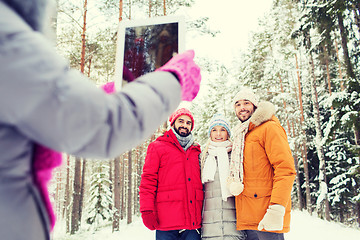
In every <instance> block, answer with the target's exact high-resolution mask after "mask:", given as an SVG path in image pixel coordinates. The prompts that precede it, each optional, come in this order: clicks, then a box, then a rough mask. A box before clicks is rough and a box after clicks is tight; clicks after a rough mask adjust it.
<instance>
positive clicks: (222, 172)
mask: <svg viewBox="0 0 360 240" xmlns="http://www.w3.org/2000/svg"><path fill="white" fill-rule="evenodd" d="M230 151H231V142H230V141H229V140H227V141H224V142H213V141H210V142H209V146H208V151H207V152H208V156H207V158H206V160H205V163H204V168H203V172H202V183H207V182H212V181H214V177H215V173H216V168H217V166H216V159H215V157H216V158H217V160H218V161H217V162H218V168H219V179H220V187H221V196H222V199H223V200H224V201H227V198H228V197H230V196H231V194H230V192H229V190H228V188H227V187H226V183H227V179H228V176H229V156H228V152H230Z"/></svg>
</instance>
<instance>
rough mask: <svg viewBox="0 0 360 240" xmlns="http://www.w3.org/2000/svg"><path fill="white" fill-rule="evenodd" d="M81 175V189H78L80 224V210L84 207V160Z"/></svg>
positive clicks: (84, 160)
mask: <svg viewBox="0 0 360 240" xmlns="http://www.w3.org/2000/svg"><path fill="white" fill-rule="evenodd" d="M82 165H83V166H82V173H81V188H80V202H79V223H80V224H81V217H82V209H83V206H84V189H85V171H86V159H85V158H84V159H83V164H82Z"/></svg>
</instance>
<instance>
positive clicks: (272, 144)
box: [235, 102, 296, 233]
mask: <svg viewBox="0 0 360 240" xmlns="http://www.w3.org/2000/svg"><path fill="white" fill-rule="evenodd" d="M274 113H275V108H274V105H273V104H271V103H269V102H261V103H260V104H259V105H258V107H257V109H256V110H255V112H254V114H253V115H252V116H251V118H250V124H249V131H248V133H247V134H246V136H245V147H244V191H243V192H242V193H241V194H240V195H238V196H236V198H235V200H236V218H237V229H238V230H257V227H258V224H259V222H260V221H261V219H262V218H263V217H264V215H265V213H266V210H267V208H268V207H269V205H272V204H280V205H282V206H284V207H285V208H286V212H285V216H284V227H283V229H282V230H281V231H275V232H279V233H285V232H289V230H290V211H291V190H292V186H293V183H294V179H295V175H296V172H295V166H294V159H293V157H292V155H291V151H290V147H289V143H288V141H287V136H286V132H285V130H284V129H283V127H282V126H281V125H280V122H279V120H278V119H277V118H276V117H275V116H274ZM263 231H264V230H263Z"/></svg>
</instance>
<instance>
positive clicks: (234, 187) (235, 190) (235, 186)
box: [229, 182, 244, 196]
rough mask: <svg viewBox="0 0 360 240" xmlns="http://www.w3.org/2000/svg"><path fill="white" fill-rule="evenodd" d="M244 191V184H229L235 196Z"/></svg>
mask: <svg viewBox="0 0 360 240" xmlns="http://www.w3.org/2000/svg"><path fill="white" fill-rule="evenodd" d="M243 190H244V184H242V183H241V182H232V183H230V184H229V191H230V193H231V194H232V195H233V196H237V195H239V194H240V193H242V191H243Z"/></svg>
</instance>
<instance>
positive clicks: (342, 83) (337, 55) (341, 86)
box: [334, 36, 345, 91]
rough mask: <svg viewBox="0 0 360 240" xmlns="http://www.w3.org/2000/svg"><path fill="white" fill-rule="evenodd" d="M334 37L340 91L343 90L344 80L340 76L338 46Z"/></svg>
mask: <svg viewBox="0 0 360 240" xmlns="http://www.w3.org/2000/svg"><path fill="white" fill-rule="evenodd" d="M334 39H335V50H336V59H337V61H338V66H339V78H340V89H341V91H344V90H345V86H344V80H343V76H342V70H341V61H340V56H339V48H338V42H337V41H336V36H335V37H334Z"/></svg>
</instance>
